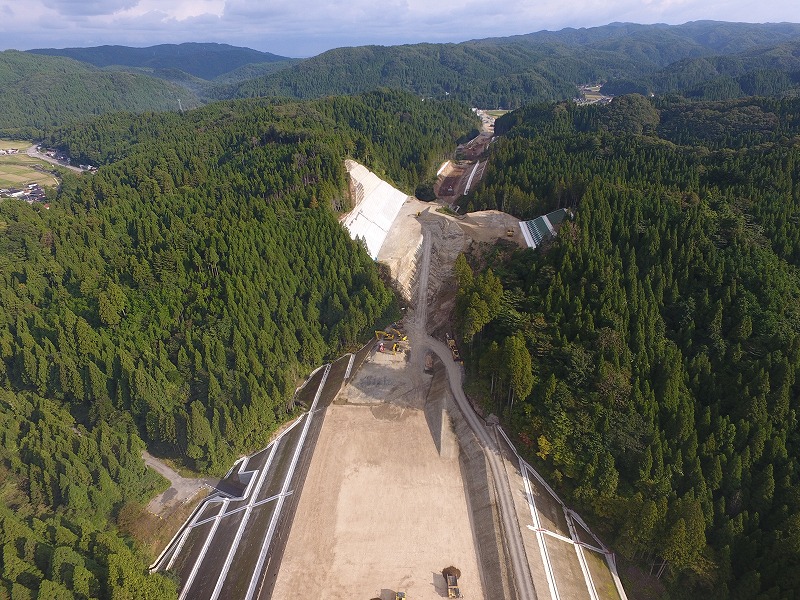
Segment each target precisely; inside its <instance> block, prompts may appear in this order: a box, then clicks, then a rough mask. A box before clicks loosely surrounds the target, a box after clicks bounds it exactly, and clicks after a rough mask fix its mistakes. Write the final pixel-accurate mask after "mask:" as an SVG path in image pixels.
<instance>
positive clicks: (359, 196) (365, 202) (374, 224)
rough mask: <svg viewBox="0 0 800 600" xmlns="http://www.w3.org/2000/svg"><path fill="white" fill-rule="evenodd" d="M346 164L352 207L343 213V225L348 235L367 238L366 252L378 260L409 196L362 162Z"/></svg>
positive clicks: (346, 162)
mask: <svg viewBox="0 0 800 600" xmlns="http://www.w3.org/2000/svg"><path fill="white" fill-rule="evenodd" d="M345 167H346V168H347V172H348V173H349V174H350V183H351V186H350V187H351V191H352V194H353V200H354V202H355V207H354V208H353V210H351V211H350V212H349V213H348V214H347V215H345V217H344V219H343V221H342V224H343V225H344V226H345V227H346V228H347V230H348V231H349V232H350V237H351V238H353V239H356V238H361V239H363V240H364V241H366V243H367V250H368V251H369V255H370V256H371V257H372V258H373V259H377V258H378V252H379V251H380V249H381V246H382V245H383V242H384V241H385V240H386V235H387V233H388V232H389V228H390V227H391V226H392V222H393V221H394V219H395V217H396V216H397V213H399V212H400V208H401V207H402V206H403V204H404V203H405V201H406V200H407V199H408V195H407V194H404V193H403V192H401V191H400V190H398V189H396V188H393V187H392V186H391V185H389V184H388V183H386V182H385V181H383V180H382V179H380V178H379V177H378V176H377V175H375V174H374V173H372V172H371V171H370V170H369V169H367V168H366V167H365V166H364V165H360V164H358V163H357V162H355V161H352V160H348V161H345Z"/></svg>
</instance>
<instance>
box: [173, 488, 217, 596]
mask: <svg viewBox="0 0 800 600" xmlns="http://www.w3.org/2000/svg"><path fill="white" fill-rule="evenodd" d="M226 508H228V499H227V498H226V499H225V500H223V501H222V506H220V508H219V515H222V513H224V512H225V509H226ZM219 523H220V519H216V520H215V521H214V524H213V525H212V526H211V531H209V532H208V535H207V536H206V540H205V542H203V549H202V550H200V556H198V557H197V560H196V561H194V566H193V567H192V572H191V573H189V577H187V578H186V583H185V584H184V585H183V589H181V595H180V596H178V598H179V600H184V598H186V594H188V593H189V588H191V587H192V583H194V578H195V577H196V576H197V572H198V571H199V570H200V565H201V563H202V562H203V559H204V558H205V557H206V552H208V548H209V546H211V540H213V539H214V533H216V531H217V527H218V526H219Z"/></svg>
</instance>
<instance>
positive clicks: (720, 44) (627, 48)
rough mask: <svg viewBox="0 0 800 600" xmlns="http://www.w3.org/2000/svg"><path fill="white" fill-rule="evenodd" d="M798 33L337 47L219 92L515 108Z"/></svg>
mask: <svg viewBox="0 0 800 600" xmlns="http://www.w3.org/2000/svg"><path fill="white" fill-rule="evenodd" d="M798 36H800V25H795V24H786V23H782V24H763V25H751V24H745V23H723V22H714V21H698V22H693V23H686V24H684V25H636V24H630V23H614V24H611V25H606V26H603V27H594V28H589V29H564V30H561V31H555V32H550V31H543V32H537V33H531V34H527V35H522V36H512V37H507V38H489V39H485V40H472V41H468V42H463V43H460V44H413V45H403V46H390V47H384V46H363V47H356V48H337V49H335V50H330V51H328V52H325V53H322V54H320V55H318V56H315V57H313V58H310V59H307V60H305V61H303V62H302V63H300V64H298V65H295V66H294V67H292V68H290V69H286V70H283V71H281V72H279V73H275V74H272V75H268V76H266V77H261V78H256V79H253V80H250V81H245V82H242V83H240V84H237V85H235V86H232V87H223V88H219V89H218V91H217V97H230V96H237V97H242V96H247V97H249V96H262V95H280V96H290V97H300V98H310V97H318V96H324V95H328V94H337V93H356V92H360V91H364V90H369V89H373V88H375V87H378V86H384V87H398V88H401V89H406V90H409V91H412V92H414V93H415V94H419V95H422V96H434V97H441V96H444V95H448V94H449V95H453V96H455V97H457V98H459V99H461V100H463V101H465V102H468V103H469V104H471V105H472V106H486V107H495V106H499V107H504V108H514V107H517V106H520V105H521V104H523V103H525V102H531V101H542V100H558V99H565V98H572V97H573V96H574V95H575V85H577V84H580V83H587V82H593V81H608V80H612V81H614V80H622V81H637V82H640V85H645V86H646V85H649V80H648V77H649V76H651V75H652V74H654V73H655V72H656V71H658V70H659V69H662V68H664V67H667V66H668V65H670V64H672V63H674V62H677V61H680V60H685V59H692V58H699V57H705V56H715V55H727V54H732V53H739V52H743V51H746V50H754V49H759V48H766V47H771V46H774V45H776V44H779V43H782V42H787V41H790V40H794V39H797V37H798ZM642 81H644V82H645V83H644V84H642V83H641V82H642Z"/></svg>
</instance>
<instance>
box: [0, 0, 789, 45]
mask: <svg viewBox="0 0 800 600" xmlns="http://www.w3.org/2000/svg"><path fill="white" fill-rule="evenodd" d="M0 19H2V20H3V32H2V33H0V49H10V48H13V49H17V50H29V49H31V48H65V47H76V46H77V47H87V46H100V45H104V44H120V45H124V46H138V47H144V46H152V45H155V44H167V43H172V44H178V43H181V42H220V43H227V44H231V45H234V46H246V47H249V48H254V49H256V50H261V51H265V52H272V53H274V54H279V55H282V56H291V57H307V56H313V55H315V54H319V53H320V52H324V51H325V50H329V49H331V48H337V47H341V46H361V45H365V44H383V45H394V44H405V43H417V42H461V41H465V40H470V39H477V38H485V37H502V36H509V35H517V34H523V33H531V32H534V31H541V30H543V29H548V30H558V29H563V28H564V27H594V26H598V25H605V24H607V23H611V22H615V21H619V22H631V23H646V24H649V23H668V24H671V25H676V24H680V23H685V22H687V21H696V20H701V19H712V20H717V21H742V22H748V23H765V22H793V23H798V22H800V2H797V0H761V1H758V2H753V0H294V1H293V0H281V1H277V0H22V1H20V0H13V1H9V0H0Z"/></svg>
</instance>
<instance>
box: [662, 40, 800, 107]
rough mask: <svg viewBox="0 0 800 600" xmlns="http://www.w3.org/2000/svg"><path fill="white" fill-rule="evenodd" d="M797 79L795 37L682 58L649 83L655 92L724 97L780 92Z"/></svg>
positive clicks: (799, 46) (799, 51) (799, 49)
mask: <svg viewBox="0 0 800 600" xmlns="http://www.w3.org/2000/svg"><path fill="white" fill-rule="evenodd" d="M798 82H800V40H795V41H791V42H785V43H782V44H779V45H777V46H773V47H771V48H765V49H764V48H758V49H754V50H748V51H746V52H741V53H738V54H731V55H725V56H709V57H703V58H695V59H686V60H681V61H678V62H675V63H673V64H671V65H669V66H667V67H665V68H664V69H661V70H660V71H658V72H657V73H655V74H654V75H653V76H652V77H651V80H650V85H649V87H650V88H651V89H652V90H653V91H655V92H656V93H666V92H680V93H682V94H684V95H686V96H688V97H690V98H698V99H704V100H726V99H731V98H739V97H742V96H770V95H775V94H782V93H786V92H787V91H789V90H792V89H794V88H796V87H797V85H798Z"/></svg>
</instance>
